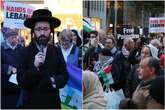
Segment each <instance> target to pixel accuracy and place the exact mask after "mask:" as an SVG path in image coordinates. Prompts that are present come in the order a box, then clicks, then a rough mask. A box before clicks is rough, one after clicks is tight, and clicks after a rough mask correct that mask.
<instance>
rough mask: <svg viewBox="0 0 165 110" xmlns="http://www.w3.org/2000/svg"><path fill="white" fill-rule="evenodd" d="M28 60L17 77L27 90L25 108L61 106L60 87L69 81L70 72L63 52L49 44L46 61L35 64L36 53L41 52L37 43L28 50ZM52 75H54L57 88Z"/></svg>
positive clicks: (21, 85)
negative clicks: (53, 83) (37, 65)
mask: <svg viewBox="0 0 165 110" xmlns="http://www.w3.org/2000/svg"><path fill="white" fill-rule="evenodd" d="M26 52H27V54H26V57H25V58H26V62H25V64H24V66H23V69H22V70H20V71H19V75H18V77H17V79H18V83H19V85H20V87H21V88H22V89H23V90H25V91H26V92H27V94H28V95H27V100H26V101H25V103H24V108H60V104H61V103H60V97H59V89H60V88H63V87H64V86H65V84H66V83H67V81H68V73H67V70H66V64H65V61H64V59H63V56H62V53H61V52H60V51H59V49H58V48H57V47H55V46H52V45H48V48H47V53H46V59H45V63H44V64H43V65H41V66H40V67H39V70H37V68H36V67H35V66H34V58H35V55H36V54H37V53H38V52H39V51H38V49H37V47H36V45H35V44H31V45H29V47H27V50H26ZM50 77H54V79H55V84H56V88H53V87H52V82H51V80H50Z"/></svg>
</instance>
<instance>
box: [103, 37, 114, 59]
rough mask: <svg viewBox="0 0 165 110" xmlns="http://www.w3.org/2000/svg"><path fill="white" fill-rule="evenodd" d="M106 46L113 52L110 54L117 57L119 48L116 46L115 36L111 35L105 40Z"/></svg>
mask: <svg viewBox="0 0 165 110" xmlns="http://www.w3.org/2000/svg"><path fill="white" fill-rule="evenodd" d="M105 48H108V49H109V50H110V52H111V54H110V56H112V57H115V55H116V53H117V48H116V41H115V39H114V38H112V37H109V38H107V40H106V41H105Z"/></svg>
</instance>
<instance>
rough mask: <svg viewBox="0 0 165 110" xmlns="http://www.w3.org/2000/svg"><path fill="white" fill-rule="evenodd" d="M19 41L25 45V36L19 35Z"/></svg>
mask: <svg viewBox="0 0 165 110" xmlns="http://www.w3.org/2000/svg"><path fill="white" fill-rule="evenodd" d="M18 43H19V44H20V45H22V46H23V47H25V38H24V37H23V36H19V37H18Z"/></svg>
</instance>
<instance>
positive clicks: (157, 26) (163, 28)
mask: <svg viewBox="0 0 165 110" xmlns="http://www.w3.org/2000/svg"><path fill="white" fill-rule="evenodd" d="M149 33H165V17H159V18H158V17H151V18H150V19H149Z"/></svg>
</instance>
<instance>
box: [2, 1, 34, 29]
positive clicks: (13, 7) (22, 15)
mask: <svg viewBox="0 0 165 110" xmlns="http://www.w3.org/2000/svg"><path fill="white" fill-rule="evenodd" d="M33 11H34V7H32V6H29V5H26V4H22V3H15V2H5V3H4V27H10V28H18V29H20V28H24V24H23V23H24V20H25V19H27V18H30V17H31V15H32V13H33Z"/></svg>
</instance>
